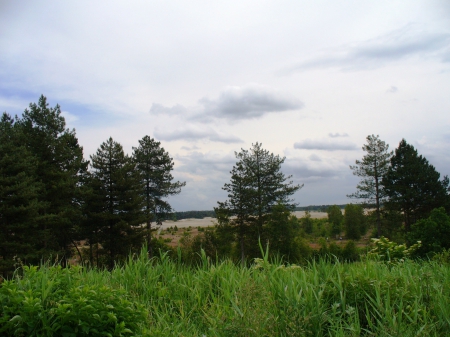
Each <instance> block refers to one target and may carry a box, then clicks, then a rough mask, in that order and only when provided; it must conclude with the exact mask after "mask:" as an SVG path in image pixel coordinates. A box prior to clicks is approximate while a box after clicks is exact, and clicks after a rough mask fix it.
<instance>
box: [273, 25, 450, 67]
mask: <svg viewBox="0 0 450 337" xmlns="http://www.w3.org/2000/svg"><path fill="white" fill-rule="evenodd" d="M449 43H450V33H448V32H431V33H430V32H427V31H425V30H423V29H421V28H420V27H419V25H415V24H409V25H407V26H406V27H404V28H402V29H399V30H395V31H392V32H391V33H389V34H386V35H383V36H379V37H377V38H374V39H370V40H367V41H365V42H362V43H357V44H354V45H350V46H344V47H341V48H338V49H334V50H331V51H330V50H327V51H326V53H324V54H323V55H316V56H315V57H314V58H312V59H309V60H305V61H302V62H299V63H297V64H296V65H293V66H291V67H289V68H286V69H284V70H282V71H281V72H280V73H281V74H289V73H292V72H297V71H303V70H307V69H314V68H340V69H341V70H360V69H373V68H378V67H381V66H383V65H385V64H387V63H388V62H392V61H397V60H401V59H405V58H408V57H413V56H421V57H429V56H431V57H435V58H438V59H440V61H441V62H448V61H449V51H448V45H449Z"/></svg>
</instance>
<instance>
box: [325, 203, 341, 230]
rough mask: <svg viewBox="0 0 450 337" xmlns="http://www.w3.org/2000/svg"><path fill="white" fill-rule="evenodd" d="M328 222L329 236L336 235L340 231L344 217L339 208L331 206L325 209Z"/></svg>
mask: <svg viewBox="0 0 450 337" xmlns="http://www.w3.org/2000/svg"><path fill="white" fill-rule="evenodd" d="M327 214H328V222H329V223H330V224H331V235H338V234H340V233H341V230H342V222H343V221H344V215H343V214H342V211H341V209H340V207H339V206H337V205H333V206H330V207H328V208H327Z"/></svg>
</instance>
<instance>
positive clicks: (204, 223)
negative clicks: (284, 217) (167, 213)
mask: <svg viewBox="0 0 450 337" xmlns="http://www.w3.org/2000/svg"><path fill="white" fill-rule="evenodd" d="M293 214H294V215H295V216H296V217H297V218H302V217H303V216H305V212H304V211H296V212H293ZM310 214H311V218H314V219H322V218H326V217H327V213H324V212H310ZM215 221H216V219H214V218H203V219H182V220H178V221H164V222H163V224H162V226H161V228H162V229H165V228H168V227H173V226H177V227H178V228H185V227H189V226H191V227H208V226H214V222H215Z"/></svg>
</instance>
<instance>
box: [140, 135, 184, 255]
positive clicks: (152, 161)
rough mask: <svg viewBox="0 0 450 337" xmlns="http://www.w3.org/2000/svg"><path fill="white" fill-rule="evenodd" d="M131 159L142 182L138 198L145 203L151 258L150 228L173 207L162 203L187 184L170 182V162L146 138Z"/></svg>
mask: <svg viewBox="0 0 450 337" xmlns="http://www.w3.org/2000/svg"><path fill="white" fill-rule="evenodd" d="M133 159H134V161H135V163H136V169H137V170H138V172H139V177H140V182H141V195H142V197H143V199H144V213H145V222H146V225H147V236H146V241H147V246H148V253H149V256H150V257H152V256H153V249H152V242H151V237H152V236H151V231H152V228H151V224H152V222H156V224H157V225H161V223H162V220H164V219H165V218H166V217H167V215H168V214H170V213H172V207H171V206H170V204H169V203H168V202H167V201H166V200H164V199H165V198H167V197H170V196H172V195H176V194H179V193H180V192H181V188H182V187H183V186H185V185H186V182H179V181H176V182H173V176H172V174H171V171H172V170H173V166H174V163H173V159H172V158H170V156H169V153H168V152H166V151H165V150H164V148H162V147H161V143H160V142H157V141H155V140H154V139H153V138H150V137H149V136H145V137H144V138H142V139H141V140H140V141H139V146H138V147H137V148H136V147H133Z"/></svg>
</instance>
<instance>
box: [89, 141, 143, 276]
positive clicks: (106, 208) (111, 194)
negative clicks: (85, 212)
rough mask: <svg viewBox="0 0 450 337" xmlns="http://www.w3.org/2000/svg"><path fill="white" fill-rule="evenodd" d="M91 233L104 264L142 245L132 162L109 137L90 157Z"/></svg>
mask: <svg viewBox="0 0 450 337" xmlns="http://www.w3.org/2000/svg"><path fill="white" fill-rule="evenodd" d="M91 161H92V170H91V171H92V172H91V174H92V178H91V179H90V184H91V189H92V196H91V201H92V202H94V203H95V206H93V207H92V209H91V212H90V216H91V221H90V223H94V224H96V225H95V227H94V228H93V232H92V235H94V234H95V237H96V239H97V240H98V242H99V243H100V244H101V246H102V247H103V249H104V250H106V251H107V252H108V258H107V261H108V266H109V268H110V269H112V268H113V267H114V263H115V262H116V261H117V260H119V259H123V258H125V257H126V256H127V255H128V254H129V253H130V250H132V249H137V248H139V247H140V245H141V244H142V239H143V234H144V233H143V230H142V229H141V227H140V225H141V224H142V222H143V221H144V220H145V219H144V216H143V212H142V209H143V206H144V204H143V199H142V197H141V190H140V188H141V185H140V181H139V174H138V171H137V170H136V165H135V164H134V163H133V161H132V159H131V158H130V157H128V156H127V155H125V153H124V151H123V148H122V146H121V145H120V144H119V143H117V142H115V141H114V140H113V139H112V138H111V137H110V138H109V139H108V140H107V141H106V142H104V143H102V144H101V145H100V148H99V149H98V150H97V152H96V154H95V155H92V156H91ZM94 232H95V233H94Z"/></svg>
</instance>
